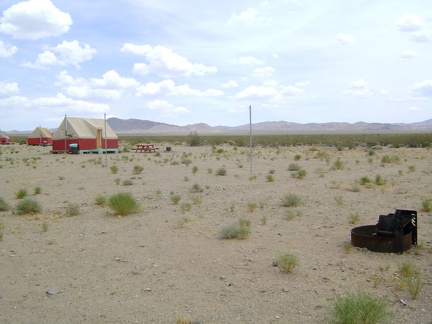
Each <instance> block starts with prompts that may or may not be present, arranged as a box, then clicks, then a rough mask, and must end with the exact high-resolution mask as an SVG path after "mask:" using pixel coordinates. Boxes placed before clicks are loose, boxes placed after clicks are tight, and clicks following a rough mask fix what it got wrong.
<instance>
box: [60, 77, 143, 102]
mask: <svg viewBox="0 0 432 324" xmlns="http://www.w3.org/2000/svg"><path fill="white" fill-rule="evenodd" d="M57 80H58V82H56V83H55V85H56V86H59V87H62V88H63V90H64V91H65V92H66V94H67V95H69V96H71V97H72V98H79V99H84V98H91V99H95V98H102V99H108V100H118V99H120V98H121V97H122V96H123V90H124V89H127V88H136V87H137V86H138V85H139V82H138V81H136V80H135V79H133V78H125V77H122V76H120V75H119V74H118V73H117V72H116V71H114V70H110V71H108V72H106V73H105V74H104V75H103V76H102V78H101V79H98V78H91V79H90V80H86V79H84V78H77V79H74V78H73V77H72V76H70V75H69V74H68V72H67V71H62V72H60V73H59V74H58V75H57Z"/></svg>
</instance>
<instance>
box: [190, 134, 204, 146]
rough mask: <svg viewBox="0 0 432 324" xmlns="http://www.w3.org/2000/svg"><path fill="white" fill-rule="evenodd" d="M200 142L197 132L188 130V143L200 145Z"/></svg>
mask: <svg viewBox="0 0 432 324" xmlns="http://www.w3.org/2000/svg"><path fill="white" fill-rule="evenodd" d="M202 143H203V141H202V139H201V138H200V136H199V135H198V133H197V132H190V134H189V145H190V146H200V145H202Z"/></svg>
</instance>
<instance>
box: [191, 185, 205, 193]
mask: <svg viewBox="0 0 432 324" xmlns="http://www.w3.org/2000/svg"><path fill="white" fill-rule="evenodd" d="M190 192H192V193H199V192H203V188H202V187H201V186H200V185H199V184H198V183H194V184H193V186H192V188H191V190H190Z"/></svg>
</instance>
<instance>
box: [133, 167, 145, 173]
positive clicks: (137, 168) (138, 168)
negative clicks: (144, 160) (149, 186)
mask: <svg viewBox="0 0 432 324" xmlns="http://www.w3.org/2000/svg"><path fill="white" fill-rule="evenodd" d="M143 170H144V168H143V167H142V166H140V165H135V166H134V167H133V169H132V173H133V174H140V173H141V172H143Z"/></svg>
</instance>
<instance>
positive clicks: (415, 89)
mask: <svg viewBox="0 0 432 324" xmlns="http://www.w3.org/2000/svg"><path fill="white" fill-rule="evenodd" d="M411 97H413V98H432V79H431V80H424V81H423V82H418V83H415V84H414V85H413V86H412V87H411Z"/></svg>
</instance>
